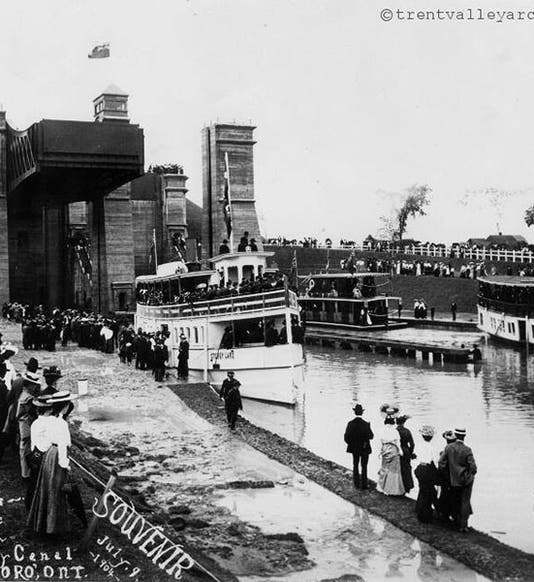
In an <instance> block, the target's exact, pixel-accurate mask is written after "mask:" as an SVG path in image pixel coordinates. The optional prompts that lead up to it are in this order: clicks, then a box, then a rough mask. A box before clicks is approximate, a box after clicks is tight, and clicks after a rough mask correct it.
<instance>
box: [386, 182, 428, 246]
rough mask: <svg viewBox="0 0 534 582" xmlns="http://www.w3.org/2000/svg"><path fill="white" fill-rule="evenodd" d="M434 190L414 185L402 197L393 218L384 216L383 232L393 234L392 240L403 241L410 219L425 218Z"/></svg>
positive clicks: (426, 185)
mask: <svg viewBox="0 0 534 582" xmlns="http://www.w3.org/2000/svg"><path fill="white" fill-rule="evenodd" d="M431 193H432V188H431V187H430V186H428V184H423V185H421V186H419V185H417V184H414V185H413V186H410V187H409V188H407V189H406V190H405V192H404V193H403V194H402V195H400V201H399V203H398V205H397V206H396V208H395V209H394V210H393V213H392V215H391V216H389V217H388V216H382V217H380V220H381V222H382V232H384V233H385V232H387V233H391V239H392V240H402V239H403V237H404V234H405V233H406V227H407V224H408V219H409V218H415V217H416V216H425V215H426V211H425V208H426V207H427V206H428V205H429V204H430V198H429V197H430V194H431Z"/></svg>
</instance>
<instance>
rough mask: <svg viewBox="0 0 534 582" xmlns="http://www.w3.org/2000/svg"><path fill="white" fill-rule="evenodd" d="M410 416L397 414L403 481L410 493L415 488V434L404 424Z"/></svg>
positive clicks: (407, 491)
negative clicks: (413, 464) (413, 469)
mask: <svg viewBox="0 0 534 582" xmlns="http://www.w3.org/2000/svg"><path fill="white" fill-rule="evenodd" d="M409 418H410V417H409V416H408V415H407V414H403V415H402V416H397V419H396V422H397V431H398V433H399V437H400V448H401V451H402V456H401V458H400V464H401V475H402V483H403V485H404V489H405V491H406V493H409V492H410V491H411V490H412V489H413V477H412V459H415V455H414V453H413V452H414V449H415V443H414V442H413V436H412V433H411V431H410V430H409V429H407V428H406V427H405V426H404V425H405V424H406V421H407V420H408V419H409Z"/></svg>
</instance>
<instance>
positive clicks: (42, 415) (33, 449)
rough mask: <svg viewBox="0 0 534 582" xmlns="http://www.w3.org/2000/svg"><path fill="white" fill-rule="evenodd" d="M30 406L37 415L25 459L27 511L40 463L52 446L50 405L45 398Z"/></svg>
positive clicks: (38, 399) (31, 428) (31, 429)
mask: <svg viewBox="0 0 534 582" xmlns="http://www.w3.org/2000/svg"><path fill="white" fill-rule="evenodd" d="M32 404H33V406H34V408H35V411H36V413H37V418H36V419H35V420H34V421H33V423H32V425H31V427H30V452H29V453H28V455H27V457H26V461H27V463H28V466H29V467H30V478H29V481H28V489H27V490H26V499H25V502H26V509H27V510H28V511H29V509H30V507H31V504H32V500H33V494H34V492H35V486H36V484H37V477H38V475H39V469H40V468H41V461H42V460H43V456H44V454H45V453H46V451H47V450H48V449H49V447H50V445H51V444H52V443H51V442H50V439H49V436H48V432H49V431H48V425H49V424H50V421H51V420H52V416H51V415H52V405H51V404H50V403H49V402H48V401H47V396H38V397H37V398H34V399H33V401H32Z"/></svg>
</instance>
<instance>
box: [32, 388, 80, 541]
mask: <svg viewBox="0 0 534 582" xmlns="http://www.w3.org/2000/svg"><path fill="white" fill-rule="evenodd" d="M75 398H77V396H76V395H74V394H70V392H68V391H66V390H64V391H61V392H56V393H55V394H52V395H51V396H49V397H48V398H47V399H46V403H48V404H49V405H51V407H52V413H51V415H50V417H49V419H48V420H47V421H46V423H45V426H44V427H42V428H43V429H44V430H43V431H42V432H41V431H37V432H35V434H34V439H35V441H34V444H35V445H36V446H37V447H38V448H41V450H42V449H44V448H46V452H45V454H44V456H43V457H42V460H41V465H40V469H39V476H38V477H37V484H36V487H35V493H34V495H33V500H32V504H31V507H30V513H29V515H28V526H30V527H31V528H32V530H33V531H34V532H36V533H38V534H48V535H50V534H62V533H65V532H67V531H69V530H70V520H69V514H68V510H67V495H66V492H65V487H64V486H65V484H66V482H67V480H68V473H69V471H70V464H69V458H68V448H69V447H70V445H71V439H70V431H69V425H68V424H67V422H66V421H65V420H64V418H63V416H64V415H65V414H66V413H67V411H68V409H69V408H70V404H71V402H72V400H74V399H75ZM38 443H40V444H38ZM47 447H48V448H47Z"/></svg>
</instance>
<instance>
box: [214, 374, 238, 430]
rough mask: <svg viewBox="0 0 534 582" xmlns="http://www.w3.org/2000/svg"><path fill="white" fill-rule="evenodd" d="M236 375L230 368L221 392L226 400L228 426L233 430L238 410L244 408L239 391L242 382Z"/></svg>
mask: <svg viewBox="0 0 534 582" xmlns="http://www.w3.org/2000/svg"><path fill="white" fill-rule="evenodd" d="M234 376H235V374H234V372H233V371H232V370H230V371H229V372H228V374H227V377H226V378H225V379H224V380H223V383H222V386H221V392H220V397H221V398H222V399H223V400H224V409H225V410H226V418H227V420H228V426H229V427H230V428H231V429H232V430H234V429H235V423H236V421H237V415H238V412H239V411H240V410H243V403H242V402H241V393H240V392H239V386H241V382H240V381H239V380H237V379H236V378H235V377H234Z"/></svg>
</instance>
